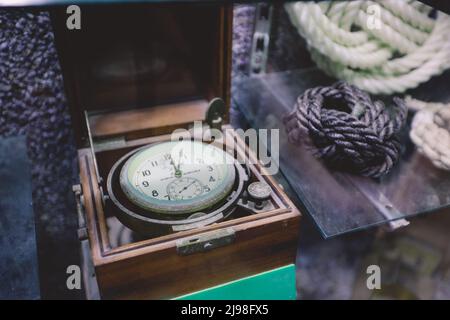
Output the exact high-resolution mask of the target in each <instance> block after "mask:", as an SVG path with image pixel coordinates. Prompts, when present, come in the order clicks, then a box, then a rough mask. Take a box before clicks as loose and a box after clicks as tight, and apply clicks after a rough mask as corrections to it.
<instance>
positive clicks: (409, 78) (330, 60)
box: [285, 0, 450, 94]
mask: <svg viewBox="0 0 450 320" xmlns="http://www.w3.org/2000/svg"><path fill="white" fill-rule="evenodd" d="M374 6H377V8H379V16H375V15H374V14H371V10H373V9H372V8H374ZM285 9H286V11H287V13H288V15H289V17H290V20H291V22H292V24H293V25H294V26H295V27H296V28H297V30H298V32H299V33H300V35H301V36H302V37H304V38H305V40H306V42H307V44H308V49H309V50H310V52H311V57H312V59H313V60H314V61H315V62H316V64H317V66H318V67H319V68H321V69H322V70H324V71H325V72H326V73H327V74H329V75H331V76H333V77H336V78H338V79H342V80H345V81H347V82H349V83H351V84H354V85H356V86H357V87H359V88H360V89H363V90H365V91H367V92H370V93H372V94H392V93H401V92H404V91H406V90H408V89H411V88H415V87H417V86H418V85H419V84H421V83H423V82H426V81H428V80H429V79H430V78H431V77H433V76H436V75H439V74H441V73H442V72H443V71H444V70H446V69H448V68H450V32H448V30H450V17H449V16H448V15H446V14H444V13H442V12H437V18H436V19H432V18H430V17H429V16H428V15H429V12H430V8H429V7H428V6H425V5H422V4H421V3H419V2H417V1H401V0H383V1H377V2H374V1H360V0H356V1H339V2H333V3H331V4H328V5H324V4H323V3H322V2H319V3H314V2H296V3H288V4H286V5H285ZM369 22H373V23H372V24H374V25H373V26H372V25H371V24H370V23H369Z"/></svg>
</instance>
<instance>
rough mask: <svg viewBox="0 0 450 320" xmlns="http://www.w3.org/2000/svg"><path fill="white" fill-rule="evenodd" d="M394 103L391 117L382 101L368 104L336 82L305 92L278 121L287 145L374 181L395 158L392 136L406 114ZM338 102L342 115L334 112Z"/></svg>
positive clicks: (397, 147)
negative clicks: (302, 147) (300, 146)
mask: <svg viewBox="0 0 450 320" xmlns="http://www.w3.org/2000/svg"><path fill="white" fill-rule="evenodd" d="M393 101H394V103H395V105H396V107H397V108H396V111H395V114H394V115H392V114H391V112H390V111H389V110H388V109H387V108H386V107H385V106H384V104H383V103H382V102H381V101H372V100H371V98H370V97H369V95H368V94H367V93H365V92H364V91H362V90H360V89H358V88H356V87H355V86H352V85H349V84H347V83H345V82H338V83H336V84H334V85H332V86H330V87H316V88H313V89H308V90H306V91H305V92H304V93H303V94H302V95H300V96H299V97H298V98H297V101H296V103H295V106H294V109H293V111H292V112H291V113H290V114H288V115H287V116H285V117H284V119H283V122H284V124H285V127H286V131H287V133H288V138H289V141H290V142H292V143H294V144H303V145H306V146H309V147H310V149H312V150H313V153H314V155H315V156H316V157H318V158H321V159H323V160H324V161H325V162H327V164H329V165H331V166H333V167H336V168H338V169H342V170H347V171H351V172H355V173H358V174H362V175H365V176H370V177H379V176H381V175H383V174H386V173H387V172H389V171H390V169H391V168H392V167H393V166H394V164H395V163H396V162H397V161H398V159H399V153H400V148H401V145H400V142H399V140H398V138H397V133H398V132H399V131H400V130H401V128H402V127H403V125H404V124H405V121H406V114H407V109H406V105H405V103H404V102H403V100H401V99H399V98H394V100H393ZM339 102H341V103H343V104H344V105H345V106H344V110H340V109H339V108H336V105H339ZM328 104H333V107H334V108H329V107H328ZM341 109H342V108H341ZM346 109H348V110H346Z"/></svg>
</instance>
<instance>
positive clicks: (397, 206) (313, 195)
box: [234, 68, 450, 237]
mask: <svg viewBox="0 0 450 320" xmlns="http://www.w3.org/2000/svg"><path fill="white" fill-rule="evenodd" d="M334 81H335V80H334V79H331V78H329V77H327V76H325V75H324V74H323V73H322V72H321V71H320V70H318V69H316V68H310V69H299V70H292V71H282V72H274V73H268V74H265V75H260V76H257V77H247V78H244V79H242V80H240V81H239V82H238V83H237V85H236V87H235V92H234V99H235V100H234V102H235V104H236V105H237V106H238V108H239V109H240V110H242V112H243V113H244V115H245V117H246V119H247V120H248V121H249V123H250V124H251V126H253V127H255V128H258V129H261V128H267V129H272V128H277V129H280V168H281V170H282V172H283V174H284V176H285V177H286V179H287V180H288V181H289V184H290V185H291V187H292V188H293V189H294V190H295V192H296V193H297V195H298V197H299V199H300V200H301V202H302V205H303V206H304V208H305V209H306V211H307V213H309V214H310V215H311V216H312V218H313V219H314V220H315V222H316V223H317V225H318V226H319V228H320V230H321V232H322V234H323V235H324V236H325V237H330V236H335V235H338V234H342V233H346V232H349V231H354V230H358V229H361V228H366V227H369V226H373V225H377V224H381V223H386V222H388V221H392V220H396V219H399V218H403V217H407V216H410V215H415V214H420V213H425V212H430V211H433V210H437V209H440V208H443V207H446V206H448V205H449V204H450V192H449V190H450V173H449V172H446V171H442V170H439V169H436V168H435V167H434V166H433V165H431V163H430V162H429V160H428V159H426V158H424V157H423V156H422V155H420V154H419V153H418V152H417V151H416V150H415V148H414V146H413V144H412V142H411V141H410V140H409V138H408V135H407V134H405V135H404V137H403V138H404V139H405V141H404V143H405V145H406V151H405V152H404V153H403V155H402V160H401V161H400V163H399V164H398V165H397V166H396V167H395V168H394V169H393V170H392V171H391V172H390V173H389V174H388V175H386V176H384V177H383V178H381V179H380V180H375V179H371V178H365V177H360V176H356V175H352V174H348V173H344V172H339V171H334V170H331V169H329V168H327V167H326V166H325V165H324V164H323V163H322V162H321V161H319V160H317V159H315V158H313V157H312V156H311V155H310V153H309V152H308V151H306V150H303V149H301V148H299V147H298V146H295V145H293V144H291V143H289V142H288V141H287V137H286V134H285V130H284V126H283V124H282V120H281V119H282V116H283V115H284V114H286V113H288V111H290V110H291V108H292V106H293V105H294V102H295V99H296V98H297V96H298V95H299V94H301V93H302V92H303V91H304V90H306V89H307V88H311V87H314V86H317V85H327V84H331V83H333V82H334ZM449 81H450V73H448V72H447V73H446V74H444V75H443V76H441V77H439V78H438V79H433V81H431V82H430V83H427V84H426V85H424V86H422V87H420V88H419V89H418V90H416V91H415V95H414V96H415V97H421V99H425V100H427V98H428V99H430V96H433V99H434V101H436V97H438V98H439V100H441V101H449V98H450V93H449V92H448V91H447V90H439V89H442V87H443V84H444V83H446V84H448V83H449ZM430 87H431V88H435V90H430Z"/></svg>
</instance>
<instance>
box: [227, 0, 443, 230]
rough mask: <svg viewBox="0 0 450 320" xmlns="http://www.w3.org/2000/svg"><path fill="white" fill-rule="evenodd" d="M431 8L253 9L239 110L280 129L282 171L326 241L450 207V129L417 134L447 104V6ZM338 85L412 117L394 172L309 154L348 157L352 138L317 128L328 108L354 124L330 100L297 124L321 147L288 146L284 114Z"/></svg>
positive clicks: (352, 4) (306, 5) (237, 89)
mask: <svg viewBox="0 0 450 320" xmlns="http://www.w3.org/2000/svg"><path fill="white" fill-rule="evenodd" d="M433 4H435V5H437V7H433V6H431V5H429V4H428V2H427V1H425V2H419V1H402V0H398V1H396V0H392V1H380V2H370V1H319V2H306V1H299V2H284V3H273V4H270V3H260V4H257V5H255V6H254V11H253V14H252V15H250V17H249V20H251V21H252V23H254V32H253V33H252V34H251V36H250V37H251V39H250V40H249V43H250V44H249V45H248V46H247V47H245V48H243V49H242V50H241V55H240V56H239V60H238V62H239V64H240V69H239V71H238V74H237V79H236V82H235V85H234V87H233V94H232V99H233V103H234V104H235V105H236V106H237V108H238V109H239V110H240V111H241V112H242V113H243V115H244V116H245V118H246V120H247V121H248V123H249V124H250V126H253V127H256V128H272V129H279V131H280V147H279V148H280V167H281V168H282V172H283V173H284V176H285V177H286V179H287V180H288V182H289V184H290V186H291V187H292V188H293V189H294V190H295V193H296V194H297V195H298V198H299V202H300V203H301V204H302V205H303V206H304V208H305V212H307V213H308V214H309V215H310V216H311V217H312V218H313V220H314V221H315V223H316V224H317V226H318V228H319V229H320V231H321V233H322V234H323V236H324V237H331V236H336V235H339V234H344V233H347V232H350V231H356V230H361V229H365V228H368V227H371V226H375V225H385V226H388V227H389V228H390V229H395V228H398V227H402V226H406V225H407V224H408V223H409V219H408V218H409V217H412V216H415V215H418V214H425V213H430V212H436V211H442V210H446V208H448V206H449V204H450V173H449V171H447V170H444V169H443V166H442V163H439V162H440V161H441V160H442V159H443V158H446V156H444V155H445V154H446V153H447V152H446V151H445V150H444V149H445V148H444V147H442V149H441V151H439V148H440V147H439V146H438V145H440V146H446V145H447V141H448V137H449V136H448V132H449V130H450V127H448V122H447V123H446V124H442V125H437V126H438V127H439V130H438V132H439V133H438V134H436V135H434V136H432V137H429V139H428V143H425V144H424V143H423V141H422V142H421V141H418V140H420V139H417V135H416V133H417V128H418V127H420V125H419V121H422V118H423V115H424V114H425V115H426V117H428V118H427V119H430V117H431V118H432V117H433V116H434V118H435V119H436V117H438V116H436V113H435V112H436V110H437V109H440V110H441V113H445V112H446V111H445V108H446V107H447V108H449V107H450V105H448V103H449V102H450V95H449V81H450V70H449V66H450V65H449V60H450V51H449V45H450V38H449V37H448V28H447V26H448V19H449V16H448V13H449V6H448V4H445V3H441V2H437V4H436V2H435V3H433ZM242 52H245V53H242ZM337 81H344V82H347V83H349V84H352V85H354V86H356V87H358V88H360V89H362V90H363V91H365V92H367V93H368V94H370V97H371V99H373V101H375V100H380V101H383V102H384V106H383V108H385V109H386V110H389V112H390V113H391V114H392V113H396V112H397V110H396V106H395V104H394V103H393V97H399V98H401V99H404V101H405V102H406V105H407V107H408V113H407V119H406V121H405V123H404V125H403V127H402V129H401V130H400V131H399V132H398V139H399V140H398V141H399V143H400V148H399V153H398V157H399V159H398V161H396V162H395V164H394V165H393V166H392V168H391V170H389V172H387V173H385V174H383V175H381V176H379V177H367V176H364V174H357V173H354V172H351V171H352V170H345V169H339V168H336V167H333V163H332V162H333V161H332V160H330V161H325V160H324V159H323V158H320V157H319V158H318V157H316V156H314V151H317V149H318V144H321V143H322V144H329V145H330V146H331V147H333V148H337V149H338V151H339V150H341V151H342V150H344V149H345V148H346V146H347V145H344V144H345V143H346V142H349V141H350V140H351V137H350V138H349V136H345V135H346V134H347V133H348V132H347V133H346V132H343V133H342V132H341V133H342V135H341V136H340V138H342V137H344V138H342V139H343V140H344V141H343V142H342V144H339V143H340V142H337V140H338V138H337V136H338V133H336V135H335V136H332V135H331V134H330V135H327V134H328V132H329V131H328V132H326V130H325V129H323V128H325V127H326V128H327V130H331V129H333V128H331V129H330V126H331V124H330V123H325V122H320V123H318V122H314V121H316V120H317V118H320V116H321V115H324V114H325V113H324V112H328V110H330V109H335V110H337V111H338V112H339V111H343V112H344V113H347V115H348V114H349V112H347V111H345V110H342V108H341V107H340V106H339V102H337V101H325V102H324V104H323V105H322V106H321V107H322V109H321V110H322V111H317V112H319V113H318V114H316V115H314V114H313V113H314V112H315V111H311V110H313V109H312V107H311V105H309V106H307V107H309V108H310V109H308V111H305V114H306V115H305V114H302V115H297V121H301V120H303V121H305V122H307V123H308V124H307V125H306V126H308V125H310V127H309V131H308V130H306V131H307V132H306V133H303V135H304V136H306V137H307V138H311V137H312V136H313V135H316V136H315V137H317V135H318V134H319V133H320V134H322V136H321V137H323V136H325V135H327V136H326V138H324V139H325V140H326V141H324V140H321V141H319V142H318V140H316V141H315V142H313V143H312V145H311V143H310V141H307V142H305V143H303V144H302V143H300V144H299V143H295V142H294V143H293V142H292V141H290V139H289V136H288V133H289V127H288V126H287V121H286V117H287V116H288V115H289V114H291V118H292V117H293V116H294V115H293V113H295V111H294V110H295V108H297V110H299V108H300V107H299V103H300V102H299V101H304V100H301V98H299V97H301V96H302V95H304V94H305V92H306V91H307V90H308V89H312V88H317V87H320V86H322V87H324V86H325V87H326V86H330V85H332V84H334V83H336V82H337ZM310 92H311V91H310ZM310 95H312V94H310ZM304 97H305V96H304ZM304 97H303V98H304ZM308 98H309V97H308ZM311 99H312V98H311ZM314 103H318V102H317V101H316V102H314ZM324 109H326V111H323V110H324ZM397 109H398V108H397ZM442 110H444V111H442ZM308 112H309V113H308ZM320 112H322V113H320ZM299 113H301V112H299ZM342 114H343V113H342V112H341V113H340V116H342ZM302 117H303V118H302ZM352 117H353V115H352ZM300 118H301V119H300ZM305 118H306V120H305ZM299 119H300V120H299ZM341 119H343V118H341ZM345 119H348V118H345ZM352 119H358V121H360V122H359V123H360V124H361V123H362V122H364V121H363V120H362V118H361V117H360V118H358V117H357V116H356V117H354V118H352ZM321 120H323V118H322V119H321ZM308 121H309V122H308ZM329 121H331V120H329ZM345 121H347V120H343V123H345ZM351 121H353V120H351ZM431 122H433V121H432V120H431ZM435 122H439V121H435ZM420 123H422V122H420ZM441 123H443V122H441ZM372 124H373V123H371V124H370V125H372ZM296 125H298V126H299V127H302V125H301V124H298V123H297V124H294V126H296ZM430 126H432V125H430ZM304 127H305V126H303V128H304ZM426 128H428V127H426ZM433 128H434V127H433ZM314 130H316V131H315V132H313V131H314ZM320 130H323V131H321V132H319V131H320ZM349 130H351V128H350V129H349ZM364 130H365V129H364ZM430 130H431V129H430ZM424 131H428V129H425V130H424ZM317 132H319V133H317ZM341 133H339V134H341ZM353 133H354V132H353ZM353 133H352V134H353ZM422 133H423V132H422ZM359 134H360V133H358V134H356V133H355V135H354V136H353V138H354V139H358V135H359ZM349 135H350V134H349ZM327 139H328V140H327ZM345 139H347V140H345ZM314 143H315V144H314ZM349 143H350V142H349ZM343 145H344V146H343ZM319 147H321V146H319ZM331 147H330V148H331ZM361 148H362V147H361ZM424 149H425V150H424ZM333 150H334V149H333ZM436 150H437V151H436ZM443 154H444V155H443ZM444 161H445V160H444ZM439 164H441V165H439ZM350 169H351V168H350Z"/></svg>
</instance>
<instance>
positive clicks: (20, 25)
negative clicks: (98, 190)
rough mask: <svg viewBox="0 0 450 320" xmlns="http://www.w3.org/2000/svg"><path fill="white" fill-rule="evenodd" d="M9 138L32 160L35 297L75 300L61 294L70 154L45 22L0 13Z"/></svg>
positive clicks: (70, 218) (0, 79) (72, 169)
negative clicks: (23, 144)
mask: <svg viewBox="0 0 450 320" xmlns="http://www.w3.org/2000/svg"><path fill="white" fill-rule="evenodd" d="M16 135H25V136H26V139H27V151H28V156H29V158H30V159H31V171H32V189H33V205H34V212H35V214H36V218H37V219H36V221H37V234H38V246H39V250H38V256H39V262H40V265H39V272H40V277H41V294H42V297H43V298H60V299H62V298H75V297H79V296H80V292H74V291H69V290H67V289H66V276H67V275H66V268H67V266H68V265H70V264H78V263H79V254H78V243H77V239H76V232H75V230H76V228H75V226H76V219H75V217H76V216H75V211H74V200H73V199H74V198H73V194H72V192H71V186H72V184H73V183H74V182H76V181H77V176H78V174H77V165H76V148H75V146H74V139H73V135H72V130H71V122H70V116H69V113H68V109H67V104H66V99H65V95H64V89H63V81H62V76H61V70H60V66H59V62H58V57H57V54H56V50H55V46H54V41H53V32H52V29H51V23H50V19H49V15H48V13H46V12H32V11H24V10H17V9H1V10H0V136H2V137H10V136H16Z"/></svg>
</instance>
